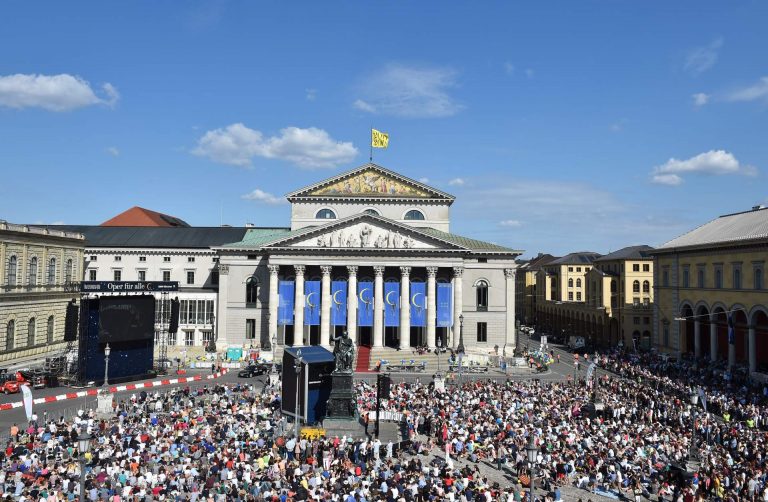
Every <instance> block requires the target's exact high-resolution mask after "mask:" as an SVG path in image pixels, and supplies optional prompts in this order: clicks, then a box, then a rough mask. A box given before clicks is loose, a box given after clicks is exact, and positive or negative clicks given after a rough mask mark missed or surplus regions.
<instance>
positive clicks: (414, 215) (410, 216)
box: [403, 209, 426, 221]
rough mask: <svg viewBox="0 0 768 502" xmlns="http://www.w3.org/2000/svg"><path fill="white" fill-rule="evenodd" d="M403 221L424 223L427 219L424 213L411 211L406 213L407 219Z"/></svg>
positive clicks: (415, 210) (416, 210)
mask: <svg viewBox="0 0 768 502" xmlns="http://www.w3.org/2000/svg"><path fill="white" fill-rule="evenodd" d="M403 219H404V220H411V221H413V220H420V221H423V220H425V219H426V218H424V213H422V212H421V211H419V210H418V209H411V210H410V211H408V212H407V213H405V217H404V218H403Z"/></svg>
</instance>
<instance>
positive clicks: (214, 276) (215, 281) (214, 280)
mask: <svg viewBox="0 0 768 502" xmlns="http://www.w3.org/2000/svg"><path fill="white" fill-rule="evenodd" d="M211 284H212V285H213V286H218V285H219V271H218V270H211Z"/></svg>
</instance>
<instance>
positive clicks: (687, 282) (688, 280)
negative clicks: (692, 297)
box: [683, 267, 691, 288]
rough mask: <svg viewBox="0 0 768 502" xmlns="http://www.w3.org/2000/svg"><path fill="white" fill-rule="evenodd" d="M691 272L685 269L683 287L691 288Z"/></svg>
mask: <svg viewBox="0 0 768 502" xmlns="http://www.w3.org/2000/svg"><path fill="white" fill-rule="evenodd" d="M690 275H691V274H690V270H688V267H685V268H683V287H684V288H689V287H690V284H691V277H690Z"/></svg>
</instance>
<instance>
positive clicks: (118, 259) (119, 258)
mask: <svg viewBox="0 0 768 502" xmlns="http://www.w3.org/2000/svg"><path fill="white" fill-rule="evenodd" d="M115 261H123V257H122V256H115Z"/></svg>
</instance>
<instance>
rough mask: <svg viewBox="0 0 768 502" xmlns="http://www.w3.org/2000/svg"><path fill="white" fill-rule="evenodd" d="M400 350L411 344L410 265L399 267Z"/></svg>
mask: <svg viewBox="0 0 768 502" xmlns="http://www.w3.org/2000/svg"><path fill="white" fill-rule="evenodd" d="M399 330H400V350H406V349H408V347H410V345H411V267H400V328H399Z"/></svg>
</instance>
